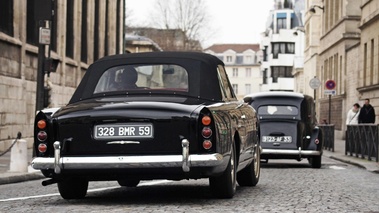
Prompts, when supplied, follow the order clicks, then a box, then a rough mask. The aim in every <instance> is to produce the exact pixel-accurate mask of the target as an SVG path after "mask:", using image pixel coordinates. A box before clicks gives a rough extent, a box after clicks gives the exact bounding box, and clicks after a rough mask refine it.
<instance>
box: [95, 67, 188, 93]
mask: <svg viewBox="0 0 379 213" xmlns="http://www.w3.org/2000/svg"><path fill="white" fill-rule="evenodd" d="M153 76H154V77H153ZM141 89H142V90H143V91H144V92H153V91H157V90H159V91H165V92H188V73H187V70H185V69H184V68H183V67H181V66H178V65H173V64H154V65H124V66H117V67H112V68H110V69H108V70H106V71H105V72H104V73H103V75H102V76H101V77H100V79H99V80H98V83H97V85H96V88H95V91H94V92H93V93H94V94H98V93H107V92H117V91H124V92H125V91H129V90H137V91H138V90H141Z"/></svg>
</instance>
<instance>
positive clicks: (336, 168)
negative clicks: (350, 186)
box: [329, 166, 346, 170]
mask: <svg viewBox="0 0 379 213" xmlns="http://www.w3.org/2000/svg"><path fill="white" fill-rule="evenodd" d="M329 168H331V169H335V170H342V169H346V168H344V167H340V166H329Z"/></svg>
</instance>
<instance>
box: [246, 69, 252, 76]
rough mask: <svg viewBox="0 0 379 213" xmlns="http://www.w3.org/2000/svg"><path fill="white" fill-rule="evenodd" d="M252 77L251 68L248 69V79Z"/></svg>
mask: <svg viewBox="0 0 379 213" xmlns="http://www.w3.org/2000/svg"><path fill="white" fill-rule="evenodd" d="M250 77H251V68H246V78H250Z"/></svg>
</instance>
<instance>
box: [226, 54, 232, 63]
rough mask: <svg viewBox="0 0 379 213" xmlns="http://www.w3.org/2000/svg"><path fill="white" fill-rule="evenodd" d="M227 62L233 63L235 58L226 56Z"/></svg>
mask: <svg viewBox="0 0 379 213" xmlns="http://www.w3.org/2000/svg"><path fill="white" fill-rule="evenodd" d="M226 62H228V63H231V62H233V57H232V56H230V55H228V56H226Z"/></svg>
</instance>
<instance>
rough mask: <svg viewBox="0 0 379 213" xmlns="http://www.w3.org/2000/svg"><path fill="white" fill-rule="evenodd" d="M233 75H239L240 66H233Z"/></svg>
mask: <svg viewBox="0 0 379 213" xmlns="http://www.w3.org/2000/svg"><path fill="white" fill-rule="evenodd" d="M233 77H238V68H233Z"/></svg>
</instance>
